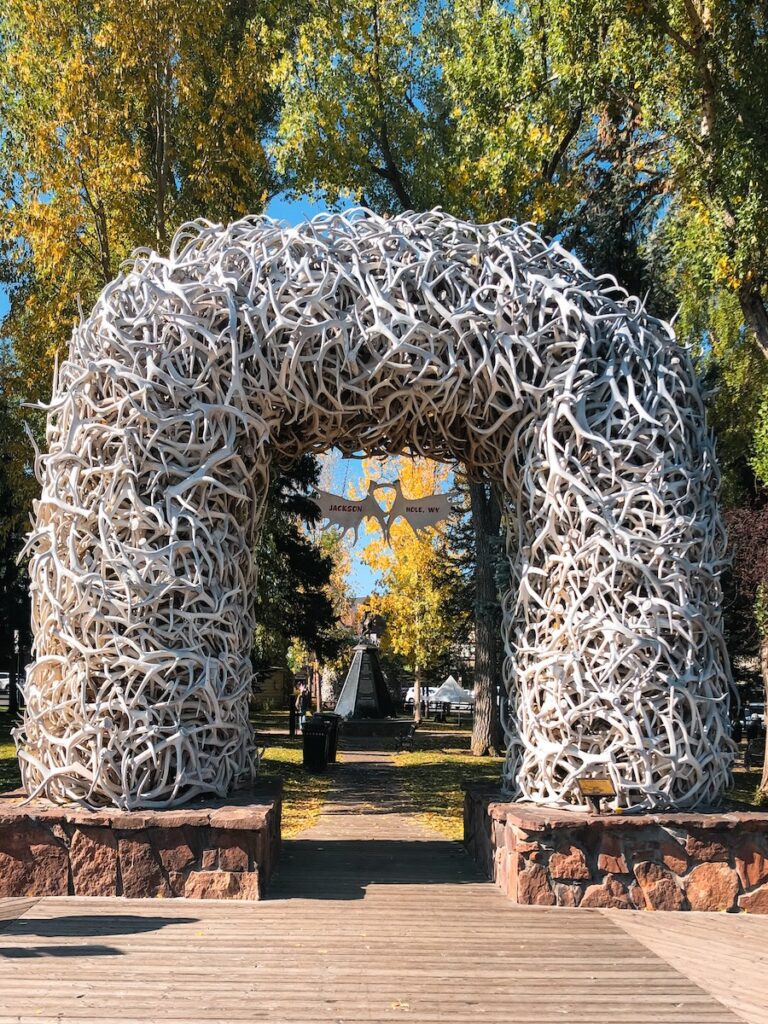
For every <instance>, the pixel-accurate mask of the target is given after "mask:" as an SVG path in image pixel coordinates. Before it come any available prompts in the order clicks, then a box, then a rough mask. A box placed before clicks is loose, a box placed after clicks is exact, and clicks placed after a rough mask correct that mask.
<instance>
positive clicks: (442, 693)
mask: <svg viewBox="0 0 768 1024" xmlns="http://www.w3.org/2000/svg"><path fill="white" fill-rule="evenodd" d="M429 702H430V704H432V703H434V704H474V703H475V695H474V693H472V691H471V690H465V689H464V688H463V687H461V686H459V684H458V683H457V682H456V680H455V679H454V678H453V676H448V678H447V679H446V680H445V682H444V683H443V684H442V685H441V686H438V688H437V690H436V691H435V692H434V694H432V696H430V698H429Z"/></svg>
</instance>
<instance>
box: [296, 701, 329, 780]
mask: <svg viewBox="0 0 768 1024" xmlns="http://www.w3.org/2000/svg"><path fill="white" fill-rule="evenodd" d="M330 738H331V727H330V725H329V723H328V722H325V721H323V719H322V717H321V716H320V715H312V717H311V718H308V719H307V720H306V722H305V723H304V732H303V752H304V767H305V768H306V769H307V771H310V772H324V771H325V770H326V769H327V768H328V746H329V741H330Z"/></svg>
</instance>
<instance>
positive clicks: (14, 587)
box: [0, 350, 35, 715]
mask: <svg viewBox="0 0 768 1024" xmlns="http://www.w3.org/2000/svg"><path fill="white" fill-rule="evenodd" d="M15 374H16V367H15V365H14V363H13V360H12V359H11V357H10V354H9V353H8V351H7V350H0V508H2V516H0V664H2V669H3V671H6V672H8V674H9V676H10V683H11V685H10V697H9V711H10V713H11V714H12V715H15V713H16V710H17V708H18V691H17V683H19V682H21V680H19V679H18V678H17V672H18V670H19V668H20V667H21V665H20V664H19V660H20V659H19V658H17V656H16V652H17V649H18V653H19V655H24V654H26V653H28V651H29V648H30V643H31V637H30V624H29V577H28V575H27V572H26V568H25V567H24V566H23V565H19V564H18V560H17V556H18V554H19V551H20V550H21V548H22V545H23V543H24V534H25V532H26V527H27V515H28V509H29V508H30V506H31V502H32V496H33V494H34V493H35V481H34V477H33V475H32V467H31V465H30V460H29V458H28V457H27V456H28V454H29V451H30V449H29V445H28V443H27V439H26V437H25V436H24V431H23V429H22V425H21V417H20V415H19V410H18V408H17V404H16V402H15V400H14V398H13V392H14V383H15V382H14V377H15Z"/></svg>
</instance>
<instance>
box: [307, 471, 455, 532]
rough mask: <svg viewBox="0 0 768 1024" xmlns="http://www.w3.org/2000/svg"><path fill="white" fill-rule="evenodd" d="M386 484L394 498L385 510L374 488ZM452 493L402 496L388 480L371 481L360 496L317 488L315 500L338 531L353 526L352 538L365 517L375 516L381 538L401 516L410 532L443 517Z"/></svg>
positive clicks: (379, 487) (400, 491) (395, 485)
mask: <svg viewBox="0 0 768 1024" xmlns="http://www.w3.org/2000/svg"><path fill="white" fill-rule="evenodd" d="M388 487H389V488H393V489H394V491H395V500H394V502H393V504H392V508H391V509H390V510H389V512H387V511H386V510H385V509H383V508H382V507H381V505H379V503H378V501H376V499H375V497H374V494H375V493H376V491H379V490H383V489H385V488H388ZM456 493H457V492H456V491H449V492H448V493H447V494H428V495H426V496H425V497H423V498H406V497H405V495H404V494H403V491H402V487H401V486H400V481H399V480H393V481H392V483H389V482H385V483H381V484H374V485H373V486H371V487H370V488H369V489H368V493H367V494H366V495H365V496H364V497H363V498H342V497H341V496H340V495H338V494H331V493H329V492H328V491H319V492H318V496H317V499H316V504H317V506H318V508H319V509H320V514H321V515H322V517H323V519H327V520H328V523H329V525H330V526H338V527H340V528H341V530H342V532H346V531H347V530H354V531H355V541H357V531H358V530H359V529H360V524H361V523H362V521H363V519H366V518H370V519H375V520H376V521H377V522H378V524H379V526H380V527H381V532H382V533H383V534H384V539H385V540H386V541H389V531H390V527H391V526H392V523H394V522H395V520H396V519H404V520H405V521H406V523H408V525H409V526H410V528H411V529H412V530H413V532H414V533H419V532H420V531H421V530H426V529H427V528H428V527H430V526H436V525H437V524H438V523H439V522H441V521H442V520H443V519H446V518H447V517H448V515H449V514H450V512H451V510H452V508H453V506H452V504H451V500H452V498H454V497H455V495H456Z"/></svg>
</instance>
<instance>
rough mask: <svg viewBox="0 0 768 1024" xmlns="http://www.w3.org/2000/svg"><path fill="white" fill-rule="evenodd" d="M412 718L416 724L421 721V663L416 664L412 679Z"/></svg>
mask: <svg viewBox="0 0 768 1024" xmlns="http://www.w3.org/2000/svg"><path fill="white" fill-rule="evenodd" d="M413 720H414V722H415V723H416V724H417V725H418V724H419V722H420V721H421V665H417V666H416V672H415V675H414V679H413Z"/></svg>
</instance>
